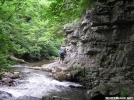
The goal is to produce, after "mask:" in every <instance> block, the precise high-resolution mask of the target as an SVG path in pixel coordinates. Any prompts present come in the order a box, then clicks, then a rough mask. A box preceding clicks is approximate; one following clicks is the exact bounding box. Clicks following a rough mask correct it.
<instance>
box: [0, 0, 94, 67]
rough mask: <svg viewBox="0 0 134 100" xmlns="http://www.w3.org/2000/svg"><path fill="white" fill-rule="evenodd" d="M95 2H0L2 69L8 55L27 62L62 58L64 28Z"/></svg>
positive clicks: (30, 0)
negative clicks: (60, 52)
mask: <svg viewBox="0 0 134 100" xmlns="http://www.w3.org/2000/svg"><path fill="white" fill-rule="evenodd" d="M92 4H93V3H92V0H0V70H4V69H5V68H6V67H7V66H8V65H9V61H8V59H7V58H8V56H9V55H13V56H15V57H17V58H22V59H25V60H30V59H34V60H36V59H42V58H45V59H51V57H55V56H58V52H59V47H60V45H61V42H62V41H63V40H64V34H63V25H65V24H66V23H69V22H72V20H74V19H78V18H80V16H81V15H82V13H83V12H84V11H85V10H86V9H87V8H88V7H89V6H91V5H92Z"/></svg>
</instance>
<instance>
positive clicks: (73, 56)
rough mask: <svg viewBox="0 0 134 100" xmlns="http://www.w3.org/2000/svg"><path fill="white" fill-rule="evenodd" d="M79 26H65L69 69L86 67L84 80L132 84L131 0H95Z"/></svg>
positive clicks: (133, 15)
mask: <svg viewBox="0 0 134 100" xmlns="http://www.w3.org/2000/svg"><path fill="white" fill-rule="evenodd" d="M98 3H100V5H98V6H96V7H94V8H91V9H90V10H87V11H86V14H85V16H84V17H83V18H82V20H81V22H80V25H79V27H78V28H76V29H74V28H69V27H65V28H64V30H65V32H66V37H67V40H68V43H67V45H68V47H67V49H68V51H67V56H66V58H65V64H66V65H67V66H68V68H72V67H75V66H79V67H82V68H85V70H86V72H85V75H86V76H87V77H86V76H85V77H86V78H85V81H87V82H88V83H89V84H90V85H92V86H96V85H98V84H100V83H107V82H112V83H121V84H131V85H132V84H134V0H98Z"/></svg>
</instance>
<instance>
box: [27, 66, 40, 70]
mask: <svg viewBox="0 0 134 100" xmlns="http://www.w3.org/2000/svg"><path fill="white" fill-rule="evenodd" d="M29 68H30V69H34V70H42V67H29Z"/></svg>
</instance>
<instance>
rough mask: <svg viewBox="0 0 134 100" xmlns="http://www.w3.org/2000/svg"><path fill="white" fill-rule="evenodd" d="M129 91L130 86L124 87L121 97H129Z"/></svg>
mask: <svg viewBox="0 0 134 100" xmlns="http://www.w3.org/2000/svg"><path fill="white" fill-rule="evenodd" d="M129 92H130V90H129V88H127V87H123V88H122V90H121V97H127V96H128V94H129Z"/></svg>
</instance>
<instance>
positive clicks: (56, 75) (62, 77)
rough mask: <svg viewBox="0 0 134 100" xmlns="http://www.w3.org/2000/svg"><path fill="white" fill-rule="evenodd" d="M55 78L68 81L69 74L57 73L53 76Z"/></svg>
mask: <svg viewBox="0 0 134 100" xmlns="http://www.w3.org/2000/svg"><path fill="white" fill-rule="evenodd" d="M53 77H54V78H55V79H57V80H61V81H62V80H66V79H67V74H66V73H65V72H63V71H62V72H56V73H55V74H53Z"/></svg>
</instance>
